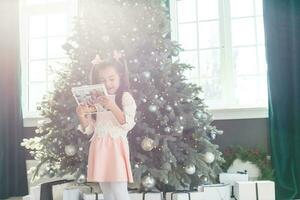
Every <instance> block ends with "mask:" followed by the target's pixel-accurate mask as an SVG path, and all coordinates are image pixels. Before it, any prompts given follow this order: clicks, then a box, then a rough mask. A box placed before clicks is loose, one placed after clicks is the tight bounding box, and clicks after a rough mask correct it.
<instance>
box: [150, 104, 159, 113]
mask: <svg viewBox="0 0 300 200" xmlns="http://www.w3.org/2000/svg"><path fill="white" fill-rule="evenodd" d="M156 110H157V106H156V105H150V106H149V111H150V112H156Z"/></svg>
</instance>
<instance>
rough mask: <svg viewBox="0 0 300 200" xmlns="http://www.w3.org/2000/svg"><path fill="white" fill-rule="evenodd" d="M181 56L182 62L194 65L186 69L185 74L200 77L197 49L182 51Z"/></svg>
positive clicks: (188, 76) (189, 76) (190, 76)
mask: <svg viewBox="0 0 300 200" xmlns="http://www.w3.org/2000/svg"><path fill="white" fill-rule="evenodd" d="M179 58H180V62H181V63H186V64H190V65H192V66H194V68H193V69H191V70H186V71H185V72H184V75H185V76H186V77H187V78H189V79H192V78H199V73H198V57H197V51H183V52H180V55H179Z"/></svg>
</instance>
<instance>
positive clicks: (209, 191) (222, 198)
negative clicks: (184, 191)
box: [198, 184, 231, 200]
mask: <svg viewBox="0 0 300 200" xmlns="http://www.w3.org/2000/svg"><path fill="white" fill-rule="evenodd" d="M198 191H200V192H203V193H204V199H205V200H212V199H213V200H230V197H231V185H229V184H212V185H204V186H202V188H201V186H200V187H199V188H198Z"/></svg>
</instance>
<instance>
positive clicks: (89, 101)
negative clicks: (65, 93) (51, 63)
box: [72, 84, 108, 114]
mask: <svg viewBox="0 0 300 200" xmlns="http://www.w3.org/2000/svg"><path fill="white" fill-rule="evenodd" d="M72 93H73V96H74V98H75V100H76V102H77V104H78V105H87V106H88V108H89V112H88V113H89V114H93V113H97V111H103V110H106V109H104V108H103V107H102V106H101V105H99V104H97V105H96V103H97V100H98V97H99V96H108V93H107V91H106V87H105V85H104V84H97V85H84V86H80V87H73V88H72Z"/></svg>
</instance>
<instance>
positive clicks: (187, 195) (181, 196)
mask: <svg viewBox="0 0 300 200" xmlns="http://www.w3.org/2000/svg"><path fill="white" fill-rule="evenodd" d="M166 200H205V196H204V192H198V191H175V192H167V193H166Z"/></svg>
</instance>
